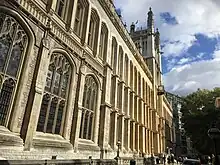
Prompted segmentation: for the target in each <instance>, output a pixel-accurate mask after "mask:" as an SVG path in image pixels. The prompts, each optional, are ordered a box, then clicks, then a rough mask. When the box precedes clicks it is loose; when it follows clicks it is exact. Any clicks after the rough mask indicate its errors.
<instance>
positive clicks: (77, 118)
mask: <svg viewBox="0 0 220 165" xmlns="http://www.w3.org/2000/svg"><path fill="white" fill-rule="evenodd" d="M85 73H86V66H85V64H84V60H82V62H81V66H80V71H79V77H78V84H77V89H80V90H79V92H76V93H77V94H76V103H75V111H74V115H73V116H74V118H73V123H72V134H71V143H72V145H73V147H74V150H75V151H77V150H78V141H79V132H80V124H81V117H82V102H83V92H84V85H85Z"/></svg>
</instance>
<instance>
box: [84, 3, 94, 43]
mask: <svg viewBox="0 0 220 165" xmlns="http://www.w3.org/2000/svg"><path fill="white" fill-rule="evenodd" d="M91 9H92V8H91V5H89V8H88V19H87V22H86V25H84V26H85V27H86V34H85V44H86V45H88V36H89V35H88V34H89V26H90V20H91Z"/></svg>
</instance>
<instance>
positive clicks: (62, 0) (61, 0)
mask: <svg viewBox="0 0 220 165" xmlns="http://www.w3.org/2000/svg"><path fill="white" fill-rule="evenodd" d="M66 9H67V0H57V6H56V13H57V14H58V15H59V16H60V17H61V18H62V19H65V14H66V13H67V11H66Z"/></svg>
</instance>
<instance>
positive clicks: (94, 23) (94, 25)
mask: <svg viewBox="0 0 220 165" xmlns="http://www.w3.org/2000/svg"><path fill="white" fill-rule="evenodd" d="M99 24H100V17H99V15H98V12H97V11H96V10H95V9H94V8H92V10H91V17H90V23H89V34H88V46H89V47H90V49H91V50H92V51H93V55H94V56H95V55H96V52H97V46H98V45H97V42H95V39H96V38H98V33H99Z"/></svg>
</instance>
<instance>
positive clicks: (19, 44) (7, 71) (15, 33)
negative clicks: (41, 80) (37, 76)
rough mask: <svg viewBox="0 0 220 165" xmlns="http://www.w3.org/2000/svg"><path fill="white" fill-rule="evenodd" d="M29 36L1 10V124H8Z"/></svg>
mask: <svg viewBox="0 0 220 165" xmlns="http://www.w3.org/2000/svg"><path fill="white" fill-rule="evenodd" d="M27 43H28V37H27V34H26V32H25V31H24V29H23V28H22V27H21V25H20V24H19V23H18V22H17V21H16V20H15V19H14V18H13V17H11V16H10V15H7V14H5V13H1V12H0V125H4V126H6V125H7V119H8V118H9V117H10V109H11V107H12V104H13V98H14V94H15V93H16V91H15V90H16V87H17V84H18V80H19V75H20V74H19V73H20V69H21V66H22V61H23V57H24V53H25V51H26V48H27V45H28V44H27Z"/></svg>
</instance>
